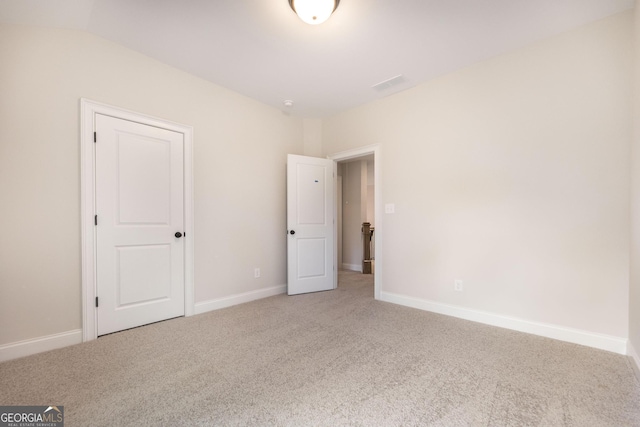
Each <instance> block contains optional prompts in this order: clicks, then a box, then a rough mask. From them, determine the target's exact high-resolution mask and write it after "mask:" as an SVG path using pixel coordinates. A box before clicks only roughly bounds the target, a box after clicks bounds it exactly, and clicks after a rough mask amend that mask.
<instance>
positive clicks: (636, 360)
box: [627, 340, 640, 380]
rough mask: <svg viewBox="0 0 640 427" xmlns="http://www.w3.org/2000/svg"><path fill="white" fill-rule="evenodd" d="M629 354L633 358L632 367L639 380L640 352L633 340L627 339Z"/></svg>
mask: <svg viewBox="0 0 640 427" xmlns="http://www.w3.org/2000/svg"><path fill="white" fill-rule="evenodd" d="M627 355H628V356H629V358H630V359H631V360H632V362H631V364H632V365H633V366H632V367H633V369H634V371H635V373H636V376H637V377H638V380H640V356H639V355H638V352H636V349H635V347H634V346H633V344H632V343H631V340H629V341H627Z"/></svg>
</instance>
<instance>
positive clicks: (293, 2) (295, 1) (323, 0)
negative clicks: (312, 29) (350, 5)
mask: <svg viewBox="0 0 640 427" xmlns="http://www.w3.org/2000/svg"><path fill="white" fill-rule="evenodd" d="M339 4H340V0H289V6H291V9H293V11H294V12H295V13H296V14H297V15H298V17H299V18H300V19H302V20H303V21H304V22H306V23H307V24H311V25H318V24H322V23H323V22H324V21H326V20H327V19H329V17H330V16H331V14H332V13H333V12H334V11H335V10H336V9H337V8H338V5H339Z"/></svg>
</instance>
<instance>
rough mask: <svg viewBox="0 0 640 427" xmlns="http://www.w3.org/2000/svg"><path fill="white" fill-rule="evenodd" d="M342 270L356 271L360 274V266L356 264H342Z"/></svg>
mask: <svg viewBox="0 0 640 427" xmlns="http://www.w3.org/2000/svg"><path fill="white" fill-rule="evenodd" d="M342 269H343V270H349V271H357V272H359V273H362V265H358V264H344V263H343V264H342Z"/></svg>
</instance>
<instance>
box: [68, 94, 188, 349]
mask: <svg viewBox="0 0 640 427" xmlns="http://www.w3.org/2000/svg"><path fill="white" fill-rule="evenodd" d="M96 114H103V115H106V116H111V117H117V118H119V119H123V120H129V121H132V122H136V123H142V124H145V125H149V126H155V127H159V128H163V129H169V130H172V131H174V132H178V133H181V134H183V135H184V221H185V225H184V227H185V234H186V235H185V242H184V244H185V255H184V258H185V259H184V267H185V268H184V275H185V277H184V292H185V298H184V305H185V307H184V312H185V316H192V315H193V314H195V303H194V280H193V272H194V256H193V255H194V249H193V248H194V245H193V240H194V239H193V237H194V227H193V127H191V126H186V125H182V124H179V123H174V122H170V121H168V120H164V119H160V118H157V117H152V116H148V115H145V114H140V113H136V112H133V111H129V110H125V109H122V108H118V107H114V106H111V105H107V104H102V103H99V102H96V101H91V100H88V99H84V98H81V99H80V208H81V212H80V219H81V227H82V228H81V236H82V340H83V341H91V340H94V339H96V338H97V337H98V322H97V310H96V305H95V300H96V285H97V282H96V229H95V224H94V216H95V215H96V211H95V206H96V203H95V200H96V194H95V188H96V182H95V144H94V139H93V138H94V130H95V117H96Z"/></svg>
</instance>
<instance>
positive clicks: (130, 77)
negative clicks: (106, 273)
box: [0, 25, 303, 345]
mask: <svg viewBox="0 0 640 427" xmlns="http://www.w3.org/2000/svg"><path fill="white" fill-rule="evenodd" d="M0 64H1V65H0V200H1V202H0V203H1V206H2V207H1V208H0V219H1V220H2V224H3V232H2V238H0V345H2V344H5V343H11V342H16V341H19V340H25V339H29V338H35V337H40V336H46V335H50V334H54V333H59V332H66V331H70V330H74V329H79V328H81V317H80V314H81V283H80V155H79V153H80V149H79V129H80V126H79V117H80V110H79V100H80V98H81V97H85V98H89V99H92V100H96V101H100V102H104V103H107V104H112V105H115V106H118V107H122V108H126V109H130V110H134V111H138V112H141V113H145V114H149V115H154V116H157V117H161V118H165V119H169V120H172V121H175V122H179V123H183V124H187V125H191V126H193V127H194V135H195V138H194V156H195V159H194V175H195V176H194V186H195V215H196V217H195V230H196V231H195V233H196V235H195V282H196V283H195V297H196V302H201V301H207V300H210V299H215V298H220V297H224V296H229V295H233V294H238V293H241V292H247V291H252V290H258V289H262V288H267V287H272V286H278V285H284V284H286V269H285V266H286V257H285V248H286V246H285V245H286V240H285V234H284V232H283V230H285V229H286V219H285V218H286V213H285V206H286V203H285V179H286V178H285V173H286V168H285V163H286V154H287V153H293V154H302V151H303V143H302V140H303V124H302V120H301V119H296V118H293V117H289V116H287V115H285V114H283V113H282V112H280V111H278V110H277V109H274V108H271V107H267V106H265V105H263V104H260V103H258V102H256V101H253V100H251V99H248V98H246V97H243V96H240V95H238V94H235V93H233V92H231V91H229V90H226V89H224V88H221V87H219V86H216V85H213V84H211V83H208V82H205V81H204V80H201V79H199V78H196V77H193V76H191V75H188V74H186V73H184V72H181V71H178V70H176V69H174V68H171V67H169V66H167V65H163V64H162V63H159V62H157V61H155V60H152V59H150V58H148V57H146V56H143V55H140V54H138V53H136V52H133V51H131V50H128V49H125V48H123V47H119V46H117V45H115V44H113V43H111V42H107V41H105V40H103V39H101V38H98V37H95V36H92V35H89V34H87V33H84V32H80V31H69V30H55V29H41V28H34V27H21V26H8V25H0ZM254 267H260V268H261V269H262V277H261V278H260V279H254V278H253V269H254Z"/></svg>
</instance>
